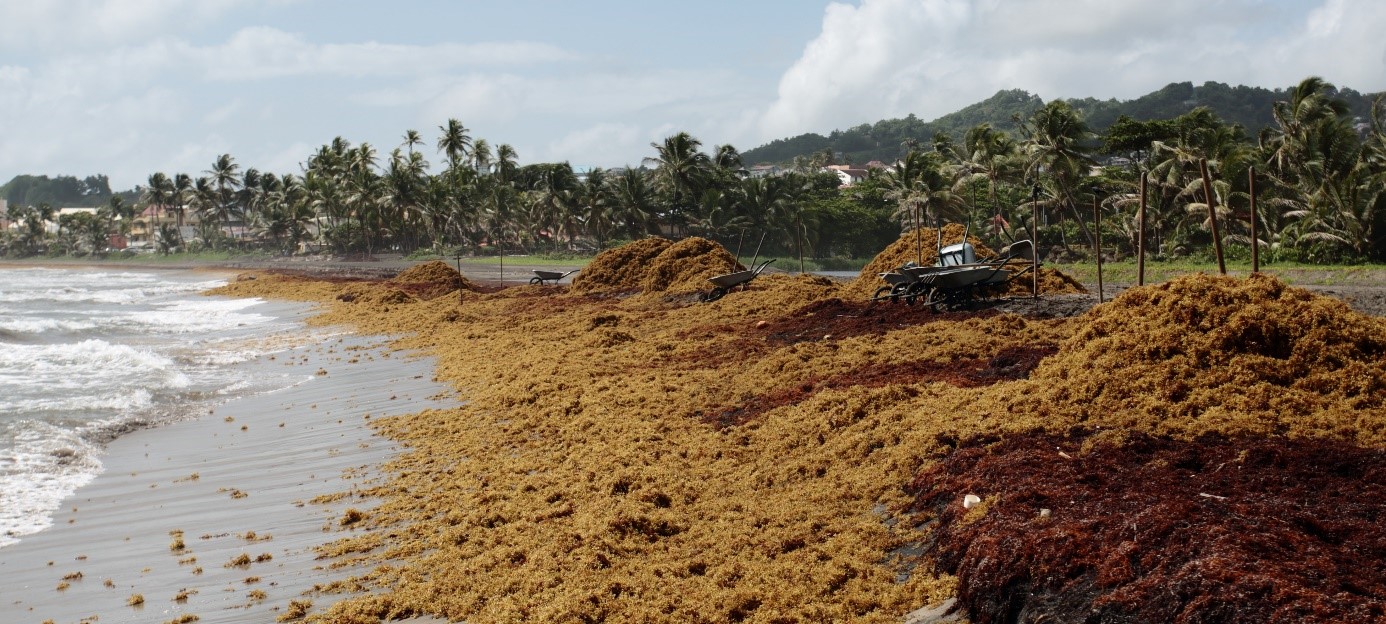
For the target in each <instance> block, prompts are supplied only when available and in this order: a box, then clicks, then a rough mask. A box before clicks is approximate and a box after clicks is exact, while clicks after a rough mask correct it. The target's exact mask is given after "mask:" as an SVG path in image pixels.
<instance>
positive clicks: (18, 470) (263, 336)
mask: <svg viewBox="0 0 1386 624" xmlns="http://www.w3.org/2000/svg"><path fill="white" fill-rule="evenodd" d="M223 283H225V280H224V279H220V278H218V277H216V275H215V274H211V273H200V272H194V271H171V270H154V271H141V270H83V269H52V268H15V267H0V548H3V547H4V546H6V545H9V544H13V543H15V542H16V541H17V540H19V539H22V538H23V536H25V535H28V534H32V533H34V532H37V531H40V530H42V529H44V528H45V527H47V526H48V525H49V524H50V523H51V522H52V520H51V518H52V515H53V512H54V511H56V510H57V509H58V506H59V505H60V504H61V503H62V501H63V499H64V498H65V497H67V496H68V495H70V494H72V493H73V492H74V491H75V490H76V489H77V488H79V487H81V486H82V485H84V484H86V483H88V482H90V481H91V480H92V479H93V478H94V477H95V476H96V475H97V474H98V473H100V472H101V470H102V464H101V454H102V448H103V447H104V445H105V444H106V443H107V442H109V441H111V440H112V439H114V438H115V437H116V436H119V435H120V434H122V433H125V432H129V431H131V430H134V429H137V428H141V427H149V426H154V425H157V424H161V423H167V422H174V421H178V420H185V419H189V418H192V417H194V416H196V415H198V414H206V413H208V411H209V410H210V409H213V407H214V406H215V405H218V404H221V403H224V402H227V401H230V400H233V399H235V398H239V397H242V396H246V395H251V394H260V393H265V392H273V391H276V390H281V389H284V388H287V387H290V386H293V385H297V384H300V383H303V382H305V381H307V380H308V379H309V373H305V372H303V371H301V370H298V371H296V370H292V369H288V370H285V371H284V372H283V373H278V372H273V373H266V372H265V370H266V369H265V367H258V368H256V367H251V366H244V365H242V364H244V363H246V362H249V361H251V360H254V359H256V358H258V357H261V356H263V355H266V354H269V353H273V352H276V351H278V350H284V349H287V348H288V347H289V346H290V342H291V341H297V342H299V343H301V341H302V340H303V339H304V336H303V323H302V319H303V317H304V315H305V314H306V309H305V308H304V307H302V306H295V305H291V304H285V303H281V302H266V301H263V300H259V299H229V298H218V297H207V296H203V295H201V294H199V293H201V292H202V291H204V290H206V289H208V288H212V287H215V286H218V285H221V284H223ZM276 336H279V337H281V339H280V340H276V339H275V337H276ZM291 337H292V338H291ZM252 371H255V372H254V373H253V374H252Z"/></svg>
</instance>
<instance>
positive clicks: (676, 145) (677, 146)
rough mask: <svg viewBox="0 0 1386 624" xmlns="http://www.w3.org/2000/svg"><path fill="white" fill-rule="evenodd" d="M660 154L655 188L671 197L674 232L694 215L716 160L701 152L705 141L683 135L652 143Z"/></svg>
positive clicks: (671, 226)
mask: <svg viewBox="0 0 1386 624" xmlns="http://www.w3.org/2000/svg"><path fill="white" fill-rule="evenodd" d="M650 146H651V147H653V148H655V151H656V152H657V153H658V156H657V157H656V159H655V160H656V161H657V163H658V164H657V165H656V167H655V171H654V176H655V177H654V180H655V187H656V188H657V189H659V190H660V191H661V192H663V193H664V194H665V196H666V197H667V204H666V205H667V206H668V219H669V225H670V228H671V230H676V229H677V228H678V226H679V225H681V224H683V223H685V222H686V220H687V219H688V218H689V217H690V216H691V215H692V213H693V212H694V207H695V201H696V199H697V198H698V197H699V196H700V195H701V194H702V190H703V186H704V181H705V180H706V179H707V175H708V170H709V168H710V167H711V166H712V160H711V159H710V158H708V155H707V154H704V153H702V152H700V151H698V148H699V147H701V146H702V142H700V141H698V140H697V139H695V138H693V137H692V136H690V135H689V134H688V133H687V132H680V133H678V134H675V135H673V136H670V137H668V138H666V139H664V142H663V143H651V144H650Z"/></svg>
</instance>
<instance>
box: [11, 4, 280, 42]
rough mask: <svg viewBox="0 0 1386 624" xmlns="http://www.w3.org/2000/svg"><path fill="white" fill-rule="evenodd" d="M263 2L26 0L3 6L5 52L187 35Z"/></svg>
mask: <svg viewBox="0 0 1386 624" xmlns="http://www.w3.org/2000/svg"><path fill="white" fill-rule="evenodd" d="M262 3H264V0H22V1H15V2H4V3H0V24H4V25H5V36H4V37H3V38H0V48H12V49H16V50H27V49H30V48H33V47H38V48H43V49H51V50H65V51H72V50H86V49H91V48H101V47H108V46H112V45H118V44H124V43H131V42H136V41H142V40H148V39H150V38H156V37H159V36H161V35H165V34H169V33H175V32H183V31H185V30H186V29H187V28H189V27H191V26H195V25H199V24H202V23H205V22H206V21H208V20H211V19H213V18H215V17H217V16H220V15H223V14H225V13H226V12H227V11H230V10H231V9H233V8H235V7H237V6H238V5H246V4H262Z"/></svg>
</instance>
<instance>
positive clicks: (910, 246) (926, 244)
mask: <svg viewBox="0 0 1386 624" xmlns="http://www.w3.org/2000/svg"><path fill="white" fill-rule="evenodd" d="M916 232H917V233H918V234H916ZM938 233H939V231H938V230H937V229H935V228H919V229H918V230H909V231H907V232H905V233H904V234H901V235H900V238H898V239H896V241H895V242H893V243H891V244H890V246H888V247H886V248H885V250H884V251H882V252H881V253H879V254H877V255H876V257H875V258H872V260H871V262H869V263H867V265H866V266H865V267H862V270H861V273H860V274H859V275H858V276H857V279H855V280H853V281H852V284H851V286H850V288H851V290H852V292H854V293H857V294H858V295H860V296H862V297H868V296H870V295H871V293H873V292H875V290H876V289H877V288H879V287H881V286H882V285H883V284H884V282H882V281H881V277H880V274H881V273H889V272H891V271H894V270H895V269H897V268H899V267H900V265H902V264H905V263H906V262H913V263H916V264H919V265H922V266H928V265H931V264H934V263H935V262H937V261H938V249H937V247H938V244H939V238H938ZM966 233H967V228H966V227H964V226H963V225H960V224H957V223H949V224H946V225H944V226H943V246H944V247H947V246H948V245H954V244H957V243H960V242H962V240H963V235H964V234H966ZM967 242H969V243H972V246H973V248H974V250H975V252H976V254H977V258H978V259H979V260H980V259H985V258H990V257H993V256H995V255H996V252H995V251H993V250H992V249H991V248H990V247H987V246H986V245H985V244H984V243H982V241H981V239H978V238H977V237H975V236H968V237H967ZM921 256H922V257H921ZM1011 264H1012V266H1011V267H1010V268H1011V269H1012V270H1014V271H1020V270H1023V269H1025V268H1026V267H1027V266H1029V264H1030V263H1028V262H1020V261H1016V262H1013V263H1011ZM1039 276H1040V279H1039V292H1040V294H1049V295H1066V294H1081V293H1086V292H1087V289H1086V288H1084V287H1083V285H1082V284H1080V283H1079V282H1078V280H1075V279H1073V278H1072V277H1070V276H1069V275H1067V274H1065V273H1063V272H1062V271H1059V270H1057V269H1048V268H1041V269H1040V270H1039ZM1031 286H1032V281H1031V279H1030V277H1029V275H1028V274H1027V275H1025V276H1023V277H1021V278H1019V279H1016V280H1014V281H1012V282H1011V283H1010V286H1009V288H1008V289H1007V290H1006V294H1007V295H1012V296H1015V295H1028V294H1030V290H1031Z"/></svg>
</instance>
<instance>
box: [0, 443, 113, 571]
mask: <svg viewBox="0 0 1386 624" xmlns="http://www.w3.org/2000/svg"><path fill="white" fill-rule="evenodd" d="M0 433H6V434H9V435H7V436H6V437H8V438H10V439H12V440H13V441H14V442H13V444H14V446H13V447H11V448H10V449H8V450H7V451H3V452H0V528H3V532H0V546H4V545H6V544H11V543H14V542H15V541H17V538H18V537H19V536H22V535H27V534H29V533H34V532H36V531H40V530H43V529H44V528H46V527H47V526H48V525H50V524H52V520H51V518H50V514H51V513H52V512H53V510H54V509H57V507H58V505H59V504H61V503H62V501H63V498H65V497H66V496H67V495H68V494H71V493H72V492H73V491H74V490H76V489H77V488H79V487H81V486H83V485H86V484H87V483H89V482H90V481H91V480H92V479H93V478H95V477H96V475H97V473H99V472H100V471H101V461H100V460H99V459H98V458H97V451H98V450H99V449H98V448H97V447H96V445H94V444H92V443H90V442H87V441H85V440H83V439H82V436H81V434H80V433H79V432H78V431H75V430H72V429H68V428H64V427H59V426H56V425H53V424H49V423H46V422H43V421H38V420H21V421H18V422H14V423H9V424H8V425H6V426H3V427H0Z"/></svg>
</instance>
